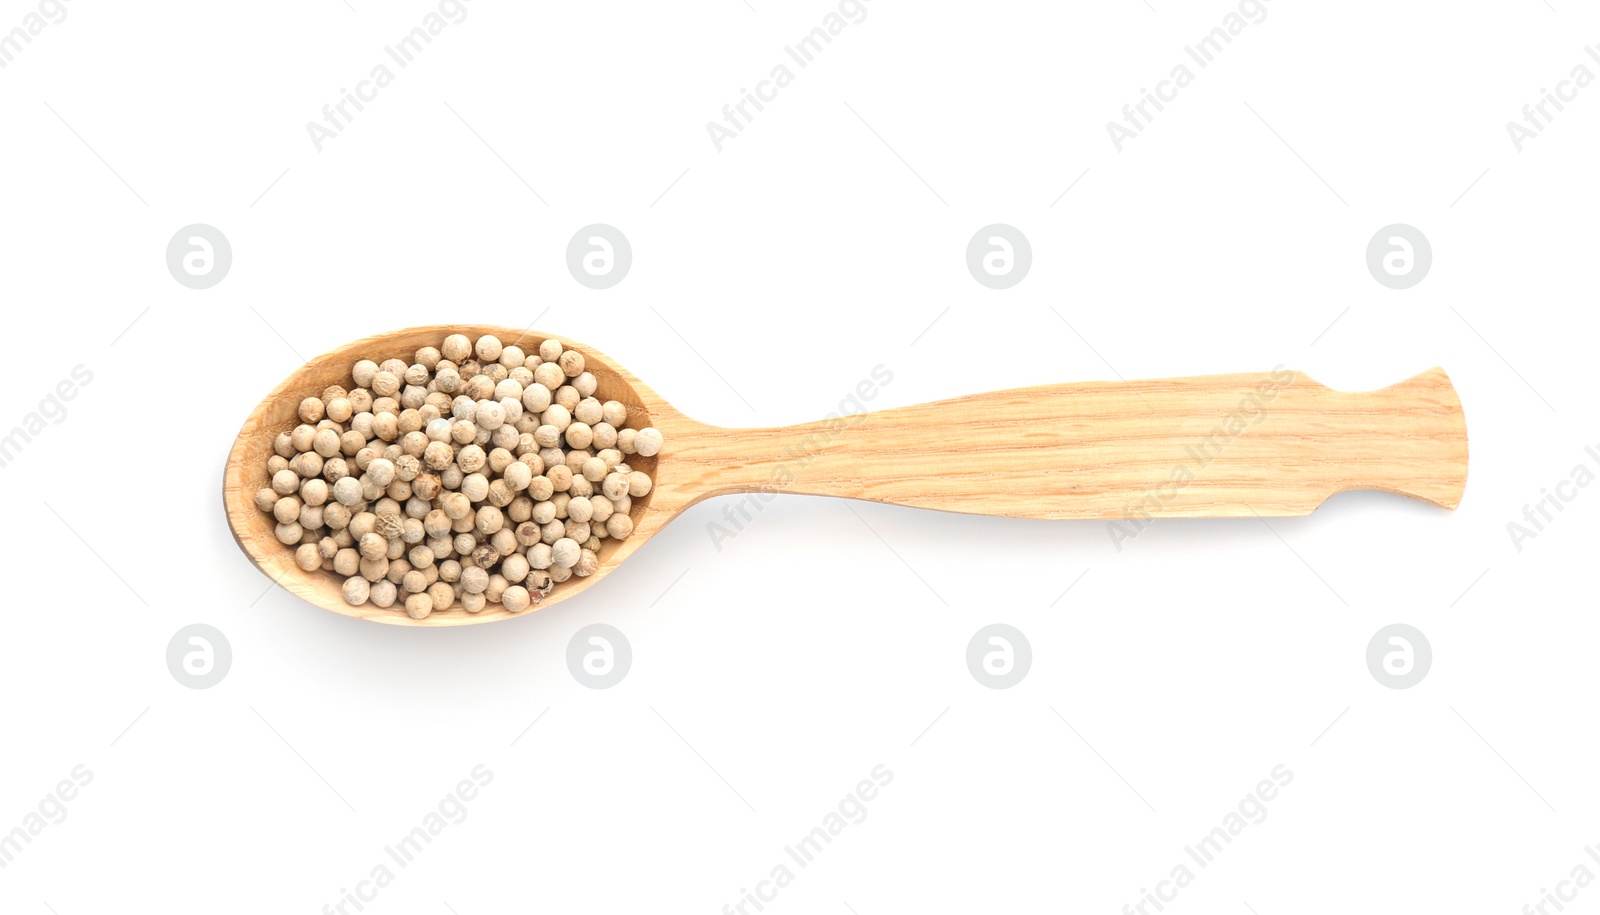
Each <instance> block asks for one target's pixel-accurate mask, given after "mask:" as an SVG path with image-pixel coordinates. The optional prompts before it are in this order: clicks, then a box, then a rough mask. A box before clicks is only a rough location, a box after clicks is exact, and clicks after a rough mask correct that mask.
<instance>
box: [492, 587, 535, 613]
mask: <svg viewBox="0 0 1600 915" xmlns="http://www.w3.org/2000/svg"><path fill="white" fill-rule="evenodd" d="M532 604H533V598H532V597H531V596H530V595H529V594H528V589H527V588H524V587H523V586H521V585H512V586H510V587H508V588H506V589H505V591H504V592H502V593H501V595H500V606H502V607H505V608H506V610H507V611H509V612H511V613H521V612H522V611H524V610H526V609H528V607H529V606H531V605H532Z"/></svg>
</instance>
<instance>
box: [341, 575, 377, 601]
mask: <svg viewBox="0 0 1600 915" xmlns="http://www.w3.org/2000/svg"><path fill="white" fill-rule="evenodd" d="M340 590H341V591H342V592H343V593H344V602H345V603H347V604H349V605H350V606H352V607H359V606H361V605H362V604H364V603H366V602H367V598H368V597H370V596H371V594H372V585H371V583H370V582H368V581H367V580H366V579H365V578H347V579H345V580H344V586H343V587H342V588H341V589H340Z"/></svg>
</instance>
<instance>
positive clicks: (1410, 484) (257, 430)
mask: <svg viewBox="0 0 1600 915" xmlns="http://www.w3.org/2000/svg"><path fill="white" fill-rule="evenodd" d="M451 333H464V334H467V335H468V336H470V337H473V338H474V339H475V338H477V337H478V336H481V335H483V334H494V335H496V336H498V337H499V338H500V339H501V341H502V342H504V343H507V344H511V343H515V344H517V345H519V346H522V347H523V348H524V349H526V350H528V351H532V350H533V349H534V348H536V347H537V346H538V344H539V342H541V341H543V340H544V339H546V338H547V337H549V336H550V335H547V334H542V333H539V332H536V331H522V330H516V329H513V328H505V327H493V326H484V325H438V326H433V327H417V328H410V329H407V330H401V331H395V332H393V333H388V334H382V335H379V336H376V337H369V338H367V339H364V340H357V341H354V342H352V343H350V344H348V345H346V346H342V347H340V348H338V349H336V350H334V351H332V352H330V353H326V354H324V355H322V356H319V357H317V358H316V359H313V360H311V362H309V363H307V365H305V366H304V367H303V368H301V369H300V370H299V371H297V372H295V373H294V374H293V375H291V376H290V377H289V378H287V379H285V380H284V381H283V383H282V384H280V385H279V386H278V387H277V388H276V389H274V390H273V391H272V392H271V393H270V394H268V395H267V396H266V398H265V399H263V400H262V401H261V403H260V404H259V405H257V407H256V408H255V410H253V411H252V412H251V414H250V416H249V417H248V418H247V419H246V420H245V423H244V426H243V427H242V428H241V429H240V430H239V436H238V439H237V440H236V441H235V443H234V446H233V449H232V450H231V451H230V453H229V455H228V466H227V470H226V472H225V475H224V481H223V501H224V505H225V508H226V511H227V515H228V523H229V525H230V527H231V528H232V530H233V533H234V537H235V539H237V540H238V542H239V545H240V547H241V548H243V549H244V551H245V553H246V554H248V555H249V556H250V558H251V559H252V560H253V561H254V562H255V563H256V565H257V566H258V567H259V568H260V569H261V570H262V572H263V573H265V574H266V575H267V576H268V577H269V578H271V579H273V580H274V581H276V582H278V583H279V584H280V585H281V586H282V587H284V588H285V589H286V590H288V591H289V592H290V593H292V594H295V595H296V596H298V597H301V598H303V599H305V600H306V601H308V602H310V603H312V604H315V605H317V606H319V607H322V608H324V609H327V610H332V611H334V612H336V613H342V614H345V615H347V616H353V617H358V618H361V619H368V620H375V621H379V622H385V623H393V624H397V625H413V626H416V625H420V626H453V625H462V624H467V623H478V622H489V621H493V620H499V619H504V618H506V617H509V616H513V615H518V614H510V613H507V612H506V611H505V610H503V609H499V607H498V605H495V604H491V605H490V606H489V607H488V608H486V609H485V610H483V611H482V612H480V613H476V614H473V613H467V612H466V611H464V610H462V609H460V608H459V606H458V607H455V608H452V609H450V610H446V611H441V612H436V613H433V614H431V615H430V616H428V617H427V618H426V619H423V620H413V619H411V618H410V617H409V616H407V615H406V614H405V612H404V611H403V610H402V609H399V608H398V607H395V608H389V609H380V608H377V607H374V606H371V605H367V606H361V607H352V606H349V605H348V604H346V603H345V602H344V599H343V598H342V597H341V595H340V591H339V585H340V579H339V577H338V576H337V575H336V574H334V573H333V572H326V571H317V572H305V571H302V570H301V569H300V568H299V567H298V566H296V565H295V564H294V558H293V549H292V548H291V547H287V546H284V545H283V544H281V543H279V542H278V540H277V538H276V537H275V536H274V535H273V529H274V524H275V522H274V521H273V519H272V517H271V516H270V515H269V514H267V513H265V512H262V511H260V510H258V509H257V508H256V507H255V505H254V501H253V496H254V494H255V492H256V491H257V490H258V489H260V488H262V487H263V486H266V485H267V483H268V480H267V472H266V461H267V457H268V456H269V455H270V454H271V449H272V440H273V438H274V437H275V436H276V435H277V434H278V433H279V432H282V431H286V430H289V429H292V428H293V427H294V425H295V424H296V423H297V421H298V420H297V418H296V410H297V408H298V405H299V402H300V400H301V399H302V398H304V397H307V396H312V395H315V394H319V393H320V392H321V391H322V389H323V388H325V387H327V386H328V385H330V384H344V385H347V386H348V385H349V384H350V383H351V381H350V377H349V373H350V368H351V366H353V365H354V363H355V362H356V360H358V359H362V358H368V359H374V360H379V361H381V360H383V359H386V358H391V357H393V358H401V359H405V360H407V361H410V359H411V358H412V356H413V354H414V353H415V352H416V351H417V350H418V349H419V348H421V347H423V346H438V345H439V344H440V343H441V342H442V341H443V339H444V337H445V336H446V335H448V334H451ZM556 339H558V340H560V341H561V343H562V345H563V346H564V347H567V348H569V349H575V350H577V351H578V352H580V353H582V354H583V355H584V358H585V360H586V362H587V364H588V365H587V367H588V369H589V371H591V372H593V373H594V374H595V377H596V379H597V380H598V382H599V391H598V396H599V397H600V398H601V399H603V400H605V399H614V400H619V401H622V402H623V403H625V404H627V406H628V409H629V425H630V426H635V427H640V426H645V425H653V426H655V427H656V428H658V429H660V430H661V432H662V434H663V435H664V436H665V439H666V444H665V446H664V447H663V449H662V451H661V453H660V454H659V455H657V456H656V457H654V458H638V457H637V456H630V458H629V462H630V463H631V464H633V465H634V466H635V467H636V468H638V469H642V470H645V471H646V472H648V473H650V474H651V475H652V476H653V477H654V479H655V488H654V490H653V491H652V492H651V493H650V495H648V496H646V497H645V498H643V499H638V500H635V501H634V506H633V512H632V517H633V521H634V525H635V528H634V533H633V536H631V537H629V538H628V539H627V540H624V541H621V542H616V541H607V542H606V543H605V544H604V546H603V548H602V549H601V551H600V554H599V559H600V567H599V569H598V570H597V571H596V573H595V574H594V575H592V576H589V577H587V578H583V579H579V578H573V579H570V580H568V581H566V582H563V583H562V584H559V585H557V586H556V587H555V590H554V591H553V592H552V593H551V595H550V597H549V598H547V599H546V600H545V601H544V602H543V604H542V605H541V606H543V607H548V606H550V605H552V604H554V603H556V602H558V601H561V600H565V599H567V598H570V597H574V596H576V595H577V594H579V593H582V592H583V591H585V590H587V589H588V588H590V587H592V586H594V585H595V584H596V583H598V582H599V581H600V580H601V579H603V578H604V577H605V576H606V575H607V574H609V573H610V572H611V571H612V570H614V569H615V568H616V567H617V566H618V565H620V564H621V563H622V561H623V560H625V559H627V558H628V557H629V556H630V555H632V554H633V552H634V551H635V550H637V549H639V548H640V547H641V546H643V545H644V544H645V543H646V542H648V541H649V540H650V538H651V537H653V536H654V535H655V534H656V533H658V532H659V531H660V530H661V529H662V528H663V527H665V526H666V525H667V524H668V523H669V522H671V521H672V519H673V518H675V517H677V516H678V515H679V514H680V513H682V512H683V510H684V509H686V508H688V507H689V506H691V505H693V504H694V503H696V502H699V501H700V500H702V499H706V498H709V497H711V496H717V495H725V494H738V493H750V494H752V495H749V496H747V498H754V499H763V500H766V499H770V498H773V497H774V496H773V495H772V494H775V493H781V492H791V493H804V494H812V495H826V496H842V497H845V498H852V499H866V500H871V501H877V502H889V503H894V504H898V505H909V506H915V507H919V508H932V509H940V510H944V511H954V512H966V513H972V514H989V515H1004V516H1009V517H1017V518H1047V519H1072V518H1077V519H1084V518H1150V517H1241V516H1243V517H1248V516H1250V515H1252V514H1256V515H1261V516H1263V517H1271V516H1281V515H1303V514H1308V513H1309V512H1311V511H1313V510H1315V509H1316V507H1317V506H1318V505H1321V504H1322V502H1323V501H1324V500H1326V499H1327V498H1328V497H1329V496H1332V495H1334V494H1335V493H1338V492H1343V491H1345V490H1351V489H1372V490H1382V491H1387V492H1394V493H1399V494H1401V495H1405V496H1410V497H1413V498H1416V499H1420V500H1422V501H1425V502H1428V503H1431V504H1433V505H1437V506H1440V507H1443V508H1454V507H1456V505H1457V504H1458V503H1459V502H1460V499H1461V493H1462V490H1463V488H1464V487H1465V485H1466V473H1467V434H1466V424H1465V420H1464V418H1463V416H1462V411H1461V404H1460V401H1459V400H1458V399H1457V397H1456V393H1455V390H1454V388H1453V387H1452V386H1451V384H1450V379H1449V378H1448V377H1447V376H1446V375H1445V373H1444V371H1443V370H1441V369H1437V368H1435V369H1431V370H1429V371H1427V372H1423V373H1422V374H1420V375H1417V376H1416V377H1414V378H1411V379H1408V380H1406V381H1404V382H1401V383H1399V384H1396V385H1393V386H1391V387H1387V388H1383V389H1381V390H1377V391H1370V392H1361V393H1350V392H1341V391H1334V390H1331V389H1329V388H1327V387H1325V386H1323V385H1321V384H1318V383H1317V382H1315V381H1313V380H1311V379H1310V378H1308V377H1307V376H1305V375H1303V374H1300V373H1297V372H1291V371H1287V370H1282V369H1279V370H1274V371H1271V372H1263V373H1257V374H1238V375H1215V376H1206V377H1198V378H1175V379H1166V380H1156V381H1135V382H1089V383H1081V384H1060V385H1046V386H1042V387H1033V388H1021V389H1016V390H1010V391H997V392H993V393H989V394H978V395H973V396H970V397H962V398H957V399H953V400H946V401H940V402H937V403H929V404H921V405H918V406H912V407H901V408H896V409H890V410H881V411H877V412H873V413H865V414H860V415H857V416H853V417H845V418H843V419H836V420H827V421H820V422H815V423H808V424H804V425H799V426H790V427H782V428H757V429H724V428H719V427H716V426H710V425H707V424H704V423H700V422H697V421H695V420H693V419H690V418H689V417H687V416H684V415H683V414H682V413H681V412H679V411H678V410H676V409H674V408H673V407H672V406H671V405H670V404H668V403H667V402H666V401H664V400H662V399H661V397H660V396H658V395H657V394H656V393H655V392H654V391H652V390H651V389H650V388H649V387H647V386H645V385H644V384H643V383H641V382H640V381H639V380H638V379H637V378H635V377H634V376H633V375H632V374H631V373H629V372H628V371H627V370H626V369H624V368H623V367H622V366H620V365H618V364H617V363H616V362H615V361H614V360H612V359H610V358H608V357H606V356H605V355H603V354H602V353H600V352H598V351H596V350H594V349H593V348H592V347H588V346H585V345H583V344H581V343H577V342H575V341H571V340H567V339H564V338H559V337H558V338H556ZM524 612H525V613H526V612H527V611H524Z"/></svg>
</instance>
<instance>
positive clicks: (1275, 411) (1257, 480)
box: [664, 368, 1467, 518]
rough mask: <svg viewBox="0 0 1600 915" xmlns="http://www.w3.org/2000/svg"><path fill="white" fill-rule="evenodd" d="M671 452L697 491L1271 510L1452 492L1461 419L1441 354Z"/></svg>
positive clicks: (1053, 509) (1095, 394)
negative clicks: (1353, 381) (1368, 495)
mask: <svg viewBox="0 0 1600 915" xmlns="http://www.w3.org/2000/svg"><path fill="white" fill-rule="evenodd" d="M670 460H671V463H670V464H668V463H665V462H664V466H669V467H674V468H677V469H680V470H682V471H683V472H684V473H685V474H686V475H693V476H698V477H699V479H701V480H703V481H704V484H705V489H704V491H705V493H706V494H707V495H719V494H723V493H740V492H745V493H757V495H756V496H755V498H767V497H766V496H765V495H764V494H765V493H767V492H795V493H807V494H815V495H828V496H843V497H846V498H852V499H868V500H872V501H877V502H891V503H895V504H899V505H910V506H916V507H919V508H933V509H942V510H944V511H954V512H967V513H971V514H985V515H1004V516H1009V517H1016V518H1158V517H1209V518H1223V517H1249V516H1251V515H1261V516H1282V515H1304V514H1309V513H1310V512H1311V511H1313V510H1314V509H1316V507H1317V506H1318V505H1320V504H1322V502H1323V501H1324V500H1325V499H1327V498H1328V497H1329V496H1331V495H1333V494H1334V493H1338V492H1343V491H1345V490H1351V489H1371V490H1381V491H1386V492H1393V493H1399V494H1401V495H1404V496H1410V497H1412V498H1414V499H1419V500H1421V501H1423V502H1427V503H1430V504H1432V505H1436V506H1439V507H1441V508H1455V507H1456V506H1457V505H1458V504H1459V503H1460V500H1461V493H1462V490H1463V488H1464V487H1465V486H1466V476H1467V428H1466V422H1465V420H1464V418H1463V416H1462V412H1461V402H1460V400H1459V399H1458V398H1457V396H1456V392H1455V389H1454V388H1453V387H1452V386H1451V384H1450V379H1449V377H1448V376H1447V375H1445V373H1444V370H1443V369H1439V368H1434V369H1430V370H1429V371H1426V372H1423V373H1422V374H1420V375H1417V376H1415V377H1413V378H1410V379H1407V380H1406V381H1403V382H1401V383H1399V384H1396V385H1392V386H1390V387H1387V388H1382V389H1380V390H1376V391H1366V392H1358V393H1351V392H1343V391H1335V390H1332V389H1330V388H1328V387H1325V386H1323V385H1322V384H1319V383H1318V382H1316V381H1313V380H1312V379H1311V378H1309V377H1308V376H1306V375H1303V374H1301V373H1299V372H1294V371H1290V370H1287V369H1283V368H1278V369H1274V370H1273V371H1271V372H1266V373H1258V374H1238V375H1212V376H1205V377H1196V378H1173V379H1164V380H1153V381H1134V382H1120V381H1118V382H1091V383H1083V384H1058V385H1046V386H1042V387H1034V388H1020V389H1015V390H1010V391H996V392H993V393H989V394H976V395H973V396H970V397H961V398H956V399H953V400H945V401H939V402H936V403H928V404H921V405H918V406H911V407H900V408H896V409H890V410H881V411H878V412H874V413H865V414H860V415H857V416H852V417H845V418H843V419H836V420H824V421H821V422H815V423H808V424H805V425H800V426H789V427H784V428H767V429H737V430H734V429H726V430H725V429H711V428H708V429H706V430H705V433H704V434H703V435H695V436H690V437H689V438H688V440H686V441H682V442H680V443H679V447H677V448H674V449H673V453H672V455H671V458H670Z"/></svg>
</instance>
